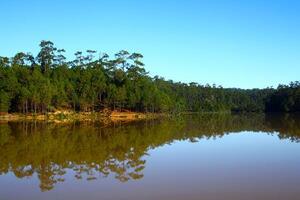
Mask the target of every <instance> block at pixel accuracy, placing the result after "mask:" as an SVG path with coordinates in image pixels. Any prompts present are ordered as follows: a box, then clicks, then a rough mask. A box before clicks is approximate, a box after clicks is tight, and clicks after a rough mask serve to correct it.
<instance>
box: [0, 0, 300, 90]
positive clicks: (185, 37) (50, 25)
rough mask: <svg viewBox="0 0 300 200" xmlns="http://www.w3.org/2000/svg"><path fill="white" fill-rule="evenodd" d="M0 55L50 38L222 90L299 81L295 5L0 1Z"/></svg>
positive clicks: (299, 27) (223, 0) (274, 0)
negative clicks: (137, 57)
mask: <svg viewBox="0 0 300 200" xmlns="http://www.w3.org/2000/svg"><path fill="white" fill-rule="evenodd" d="M0 1H1V2H0V3H1V4H0V7H1V12H0V19H1V20H0V55H2V56H13V55H14V54H15V53H16V52H19V51H25V52H32V53H34V54H35V53H36V52H37V51H38V44H39V41H41V40H43V39H46V40H51V41H53V42H54V43H55V44H56V46H57V47H58V48H64V49H66V50H67V56H68V57H69V58H71V59H72V58H73V53H74V52H75V51H77V50H86V49H93V50H98V51H102V52H107V53H110V54H113V53H115V52H117V51H118V50H121V49H126V50H128V51H131V52H133V51H135V52H140V53H142V54H143V55H144V56H145V59H144V62H145V64H146V69H147V70H148V71H150V74H151V75H160V76H163V77H165V78H166V79H173V80H175V81H182V82H192V81H194V82H199V83H200V84H205V83H210V84H212V83H216V84H217V85H219V84H220V85H223V86H224V87H240V88H257V87H258V88H262V87H267V86H277V85H278V83H289V82H290V81H295V80H299V79H300V1H288V0H281V1H279V0H269V1H268V0H257V1H255V0H248V1H246V0H244V1H242V0H240V1H238V0H235V1H234V0H232V1H231V0H219V1H213V0H205V1H204V0H203V1H201V0H182V1H176V0H151V1H150V0H131V1H130V0H128V1H125V0H119V1H118V0H106V1H101V0H98V1H96V0H94V1H93V0H90V1H88V0H81V1H79V0H78V1H76V0H48V1H47V0H43V1H41V0H26V1H23V0H9V1H5V0H0Z"/></svg>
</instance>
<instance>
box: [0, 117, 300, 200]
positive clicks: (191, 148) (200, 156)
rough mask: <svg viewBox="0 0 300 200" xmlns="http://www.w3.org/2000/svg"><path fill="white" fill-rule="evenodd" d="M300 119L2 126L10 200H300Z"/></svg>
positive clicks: (1, 171) (3, 183)
mask: <svg viewBox="0 0 300 200" xmlns="http://www.w3.org/2000/svg"><path fill="white" fill-rule="evenodd" d="M299 141H300V117H299V116H297V115H263V114H252V115H229V114H224V115H216V114H215V115H209V114H204V115H190V116H185V117H178V118H176V119H168V120H155V121H147V122H139V123H133V124H129V125H128V124H127V125H124V124H123V125H114V126H112V127H109V128H104V127H103V126H102V125H101V124H97V123H93V124H72V125H56V124H47V123H28V122H10V123H3V124H0V199H1V200H19V199H22V200H23V199H24V200H35V199H43V200H44V199H45V200H47V199H49V200H54V199H55V200H60V199H63V200H69V199H70V200H77V199H78V200H79V199H80V200H81V199H86V200H88V199H91V200H94V199H95V200H96V199H97V200H99V199H105V200H106V199H112V200H118V199H128V200H135V199H138V200H142V199H151V200H152V199H164V200H168V199H172V200H174V199H184V200H190V199H213V200H216V199H222V200H224V199H228V200H234V199H239V200H240V199H249V200H250V199H251V200H252V199H256V200H260V199H261V200H267V199H272V200H274V199H284V200H287V199H289V200H293V199H295V200H296V199H300V143H299Z"/></svg>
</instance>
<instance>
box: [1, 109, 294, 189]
mask: <svg viewBox="0 0 300 200" xmlns="http://www.w3.org/2000/svg"><path fill="white" fill-rule="evenodd" d="M241 131H254V132H257V131H263V132H268V133H271V134H272V133H275V132H276V133H278V136H279V138H280V139H290V140H291V141H294V142H299V141H300V118H299V116H298V115H264V114H247V115H231V114H202V115H188V116H184V117H178V118H176V119H164V120H153V121H144V122H137V123H132V124H127V125H120V124H119V125H114V126H111V127H106V128H104V127H102V125H101V124H99V123H90V124H79V123H74V124H68V125H61V124H48V123H36V122H9V123H2V124H0V173H1V174H6V173H8V172H13V173H14V175H15V176H16V177H18V178H23V177H30V176H32V175H34V174H37V176H38V178H39V180H40V188H41V190H42V191H47V190H51V189H52V188H53V187H54V186H55V184H56V183H58V182H63V181H65V178H64V175H65V174H66V173H67V172H66V171H67V170H68V169H69V170H72V171H73V172H74V173H75V177H76V178H77V179H86V180H94V179H97V178H104V177H107V176H109V175H113V176H114V177H115V178H116V179H118V180H120V181H122V182H126V181H128V180H138V179H141V178H143V169H144V168H145V165H146V160H145V156H147V152H148V150H149V149H153V148H156V147H158V146H161V145H164V144H169V143H172V142H173V141H176V140H189V141H191V142H196V141H197V140H199V139H203V138H204V139H208V138H217V137H222V136H224V135H226V134H228V133H234V132H237V133H238V132H241Z"/></svg>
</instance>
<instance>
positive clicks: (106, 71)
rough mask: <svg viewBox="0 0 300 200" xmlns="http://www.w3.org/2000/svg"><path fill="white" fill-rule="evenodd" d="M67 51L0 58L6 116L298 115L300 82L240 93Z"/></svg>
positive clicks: (49, 49)
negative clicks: (126, 113) (116, 113)
mask: <svg viewBox="0 0 300 200" xmlns="http://www.w3.org/2000/svg"><path fill="white" fill-rule="evenodd" d="M64 53H65V50H64V49H58V48H56V47H55V45H54V44H53V42H51V41H41V43H40V51H39V53H38V54H37V55H36V56H34V55H32V54H31V53H24V52H19V53H17V54H16V55H15V56H14V57H12V58H8V57H0V112H2V113H3V112H22V113H37V112H42V113H46V112H49V111H54V110H56V109H69V110H74V111H101V110H102V109H104V108H107V109H111V110H115V109H118V110H124V109H126V110H131V111H138V112H219V111H237V112H266V111H267V112H271V111H276V112H297V111H300V83H299V82H298V81H296V82H291V83H290V84H289V85H279V86H278V88H276V89H273V88H265V89H236V88H223V87H221V86H216V85H208V84H206V85H201V84H198V83H194V82H192V83H189V84H187V83H182V82H174V81H172V80H165V79H164V78H162V77H159V76H154V77H151V76H149V74H148V72H147V71H146V70H145V68H144V63H143V61H142V59H143V55H142V54H139V53H130V52H128V51H125V50H121V51H119V52H117V53H116V54H115V55H113V56H112V57H110V56H109V55H108V54H106V53H102V54H99V53H97V51H94V50H87V51H86V52H81V51H78V52H76V53H75V57H76V58H75V59H74V60H71V61H68V60H67V59H66V57H65V55H64Z"/></svg>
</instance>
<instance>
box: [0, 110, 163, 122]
mask: <svg viewBox="0 0 300 200" xmlns="http://www.w3.org/2000/svg"><path fill="white" fill-rule="evenodd" d="M166 116H168V114H166V113H141V112H128V111H127V112H118V111H111V112H73V111H56V112H48V113H46V114H34V113H30V114H22V113H1V114H0V122H5V121H7V122H10V121H44V122H52V123H68V122H76V121H77V122H92V121H98V122H101V123H105V124H106V123H111V122H131V121H140V120H147V119H157V118H161V117H166Z"/></svg>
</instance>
